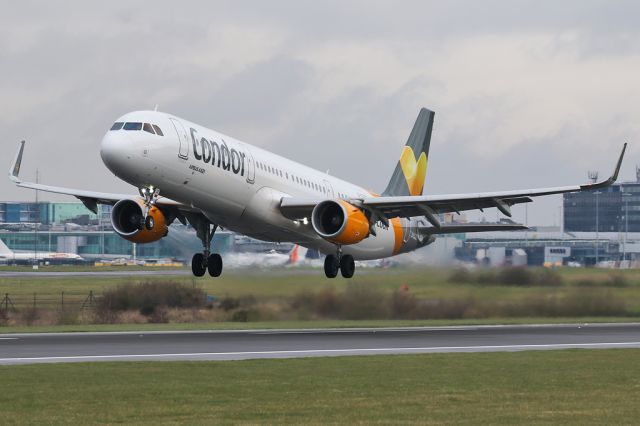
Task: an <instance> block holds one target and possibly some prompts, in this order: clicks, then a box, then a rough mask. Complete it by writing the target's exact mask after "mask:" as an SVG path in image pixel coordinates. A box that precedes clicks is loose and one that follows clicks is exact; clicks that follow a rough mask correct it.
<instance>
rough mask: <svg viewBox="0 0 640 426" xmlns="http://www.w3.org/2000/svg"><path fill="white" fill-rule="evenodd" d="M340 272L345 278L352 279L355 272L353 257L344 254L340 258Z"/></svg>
mask: <svg viewBox="0 0 640 426" xmlns="http://www.w3.org/2000/svg"><path fill="white" fill-rule="evenodd" d="M340 272H341V273H342V276H343V277H345V278H351V277H353V274H354V273H355V272H356V263H355V262H354V260H353V256H351V255H350V254H345V255H343V256H342V258H340Z"/></svg>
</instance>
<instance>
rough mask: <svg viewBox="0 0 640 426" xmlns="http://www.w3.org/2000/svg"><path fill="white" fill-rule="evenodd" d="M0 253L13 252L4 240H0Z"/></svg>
mask: <svg viewBox="0 0 640 426" xmlns="http://www.w3.org/2000/svg"><path fill="white" fill-rule="evenodd" d="M0 254H5V255H6V254H13V252H12V251H11V250H10V249H9V247H7V245H6V244H5V243H4V241H2V240H0Z"/></svg>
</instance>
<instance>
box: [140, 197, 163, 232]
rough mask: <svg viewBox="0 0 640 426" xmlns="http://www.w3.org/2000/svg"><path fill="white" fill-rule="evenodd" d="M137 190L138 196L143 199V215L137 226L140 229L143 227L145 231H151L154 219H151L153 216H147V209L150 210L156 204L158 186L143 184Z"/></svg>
mask: <svg viewBox="0 0 640 426" xmlns="http://www.w3.org/2000/svg"><path fill="white" fill-rule="evenodd" d="M138 192H140V196H141V197H142V198H143V201H144V215H143V217H142V223H141V224H140V226H139V228H140V229H142V228H143V227H144V228H145V229H146V230H147V231H151V230H153V227H154V226H155V221H154V220H153V217H151V216H149V210H151V208H152V207H153V206H154V205H155V204H156V201H157V200H158V196H159V195H160V188H154V187H153V186H149V187H146V186H143V187H142V188H139V189H138Z"/></svg>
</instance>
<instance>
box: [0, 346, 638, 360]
mask: <svg viewBox="0 0 640 426" xmlns="http://www.w3.org/2000/svg"><path fill="white" fill-rule="evenodd" d="M603 347H606V348H613V347H621V348H622V347H640V342H611V343H609V342H602V343H566V344H564V343H558V344H540V345H490V346H426V347H417V348H351V349H306V350H288V351H287V350H282V351H248V352H195V353H165V354H120V355H72V356H46V357H21V358H0V363H11V362H16V363H17V362H33V361H40V362H47V361H49V362H55V361H83V360H84V361H96V360H111V359H112V360H119V359H136V360H140V359H145V358H148V359H156V358H169V359H180V358H199V357H200V358H202V357H216V356H217V357H225V356H227V357H229V356H231V357H251V356H264V355H273V356H283V357H284V356H292V357H295V356H305V355H307V356H308V355H332V354H351V355H358V354H360V355H364V354H368V353H376V352H379V353H384V352H388V353H389V354H403V353H415V352H418V353H420V352H456V351H473V352H475V351H494V350H495V351H500V350H506V351H508V350H527V349H532V350H535V349H573V348H592V349H596V348H603Z"/></svg>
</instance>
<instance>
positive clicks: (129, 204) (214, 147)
mask: <svg viewBox="0 0 640 426" xmlns="http://www.w3.org/2000/svg"><path fill="white" fill-rule="evenodd" d="M433 119H434V112H432V111H429V110H427V109H422V110H421V111H420V113H419V114H418V118H417V120H416V123H415V125H414V127H413V130H412V131H411V134H410V136H409V139H408V141H407V143H406V145H405V146H404V148H403V149H402V153H401V155H400V160H399V161H398V163H397V165H396V167H395V170H394V172H393V174H392V175H391V179H390V181H389V184H388V185H387V187H386V189H385V190H384V191H383V192H382V194H381V195H378V194H374V193H372V192H369V191H368V190H366V189H365V188H362V187H360V186H357V185H354V184H352V183H349V182H346V181H344V180H341V179H338V178H336V177H334V176H329V175H328V174H327V173H323V172H320V171H317V170H314V169H312V168H310V167H306V166H304V165H302V164H300V163H297V162H295V161H292V160H289V159H287V158H284V157H281V156H278V155H276V154H273V153H271V152H268V151H265V150H263V149H260V148H258V147H255V146H252V145H249V144H247V143H244V142H241V141H239V140H236V139H234V138H231V137H229V136H226V135H223V134H221V133H218V132H216V131H214V130H210V129H207V128H205V127H203V126H200V125H197V124H195V123H192V122H189V121H187V120H184V119H181V118H178V117H176V116H175V115H172V114H167V113H163V112H157V111H137V112H131V113H128V114H125V115H123V116H122V117H120V118H118V119H117V120H116V122H115V123H114V124H113V126H112V127H111V129H110V130H109V131H107V133H106V134H105V136H104V137H103V139H102V145H101V149H100V155H101V157H102V161H103V162H104V164H105V165H106V166H107V168H109V170H111V172H113V174H115V175H116V176H117V177H118V178H120V179H122V180H124V181H125V182H128V183H130V184H131V185H134V186H135V187H136V188H138V191H139V195H137V196H136V195H131V194H111V193H102V192H94V191H89V190H78V189H71V188H61V187H54V186H48V185H44V184H39V183H33V182H25V181H22V180H21V179H20V177H19V172H20V166H21V164H22V156H23V152H24V146H25V143H24V141H22V142H21V143H20V146H19V149H18V153H17V154H16V157H15V160H14V163H13V165H12V166H11V169H10V172H9V175H10V178H11V179H12V180H13V181H14V182H15V183H16V184H17V185H18V186H21V187H24V188H30V189H35V190H40V191H48V192H54V193H60V194H68V195H72V196H75V197H77V198H78V199H80V200H81V201H82V202H83V203H84V205H85V206H87V208H89V209H90V210H92V211H94V212H96V211H97V205H98V204H99V203H105V204H111V205H113V209H112V215H111V221H112V224H113V228H114V229H115V231H116V232H117V233H118V234H119V235H120V236H122V237H124V238H126V239H128V240H130V241H134V242H137V243H148V242H152V241H157V240H159V239H161V238H163V237H164V236H166V235H167V233H168V231H169V228H168V227H169V225H170V224H171V223H172V222H173V221H175V220H178V221H180V222H181V223H183V224H186V223H187V222H188V223H190V224H191V225H192V226H193V227H194V228H195V229H196V231H197V235H198V237H199V238H200V240H201V241H202V245H203V250H202V253H196V254H195V255H194V256H193V259H192V262H191V267H192V271H193V274H194V275H196V276H203V275H204V274H205V273H206V272H207V271H208V272H209V274H210V275H211V276H219V275H220V274H221V273H222V258H221V256H220V255H219V254H217V253H212V252H211V241H212V238H213V235H214V233H215V232H216V230H217V229H218V228H219V227H224V228H227V229H230V230H232V231H236V232H238V233H241V234H245V235H248V236H251V237H253V238H257V239H261V240H267V241H276V242H278V241H279V242H294V243H296V244H299V245H301V246H304V247H308V248H314V249H317V250H319V251H320V252H322V253H324V254H326V258H325V260H324V271H325V274H326V276H327V277H329V278H334V277H336V276H337V274H338V273H339V272H340V273H341V274H342V276H343V277H345V278H351V277H352V276H353V274H354V272H355V263H354V260H371V259H381V258H386V257H391V256H394V255H397V254H399V253H405V252H409V251H412V250H415V249H417V248H420V247H423V246H425V245H427V244H430V243H432V242H433V241H434V240H435V237H436V236H437V235H440V234H451V233H466V232H481V231H496V230H517V229H525V227H524V226H522V225H518V224H455V225H451V224H446V223H442V222H441V220H440V219H439V218H438V215H439V214H442V213H459V212H461V211H465V210H475V209H480V210H482V209H485V208H490V207H496V208H497V209H498V210H499V211H500V212H502V213H503V214H504V215H506V216H509V217H510V216H511V206H513V205H516V204H521V203H528V202H531V201H532V197H538V196H543V195H551V194H561V193H564V192H574V191H585V190H593V189H598V188H603V187H606V186H608V185H611V184H612V183H613V182H615V180H616V179H617V176H618V171H619V169H620V164H621V163H622V158H623V156H624V151H625V149H626V144H625V145H624V147H623V149H622V153H621V154H620V157H619V159H618V162H617V164H616V167H615V171H614V173H613V174H612V175H611V177H610V178H609V179H607V180H604V181H602V182H597V183H590V184H585V185H573V186H564V187H555V188H541V189H525V190H515V191H501V192H485V193H471V194H446V195H423V186H424V181H425V176H426V171H427V157H428V155H429V145H430V141H431V132H432V129H433ZM327 149H333V150H335V151H336V152H339V151H340V147H339V146H334V147H327ZM354 161H357V159H356V160H354ZM367 166H368V167H370V166H371V165H367ZM362 167H365V165H362Z"/></svg>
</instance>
